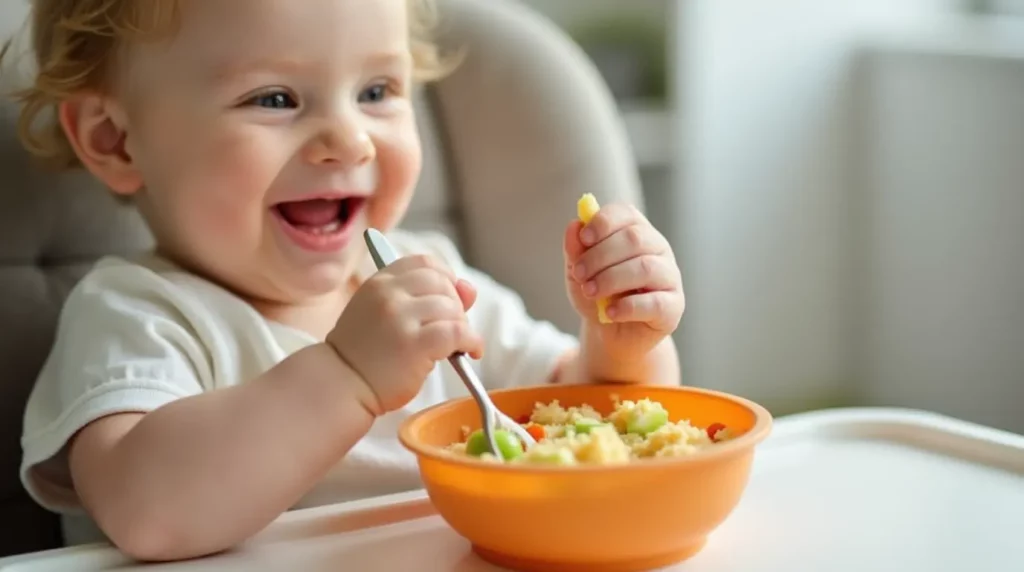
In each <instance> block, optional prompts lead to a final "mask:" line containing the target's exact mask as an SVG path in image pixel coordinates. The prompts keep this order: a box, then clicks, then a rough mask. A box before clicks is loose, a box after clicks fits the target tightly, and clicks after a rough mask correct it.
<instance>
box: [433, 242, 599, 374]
mask: <svg viewBox="0 0 1024 572" xmlns="http://www.w3.org/2000/svg"><path fill="white" fill-rule="evenodd" d="M418 236H420V237H421V240H422V242H423V244H424V245H426V246H427V247H428V248H429V250H430V251H431V252H433V253H435V254H437V255H438V256H439V257H440V258H441V259H442V260H444V261H445V262H446V263H447V264H449V265H450V266H451V267H452V269H453V270H455V273H456V274H457V275H458V276H459V277H460V278H464V279H465V280H467V281H469V282H470V283H471V284H472V285H473V286H474V287H475V288H476V290H477V299H476V302H475V303H474V304H473V307H472V308H471V309H470V310H469V319H470V323H471V325H472V326H473V328H474V329H475V330H476V331H477V332H478V333H479V334H480V335H481V336H482V337H483V338H484V343H485V347H484V356H483V359H481V360H480V374H481V377H482V378H483V379H482V381H483V382H484V384H485V385H486V386H487V388H488V389H504V388H509V387H521V386H526V385H538V384H542V383H545V382H547V381H548V380H550V379H551V377H552V375H553V374H554V373H555V370H556V368H557V367H558V365H559V363H560V361H561V360H562V359H563V358H564V357H565V356H566V354H567V353H568V352H569V351H571V350H574V349H576V348H577V347H578V346H579V343H578V341H577V339H576V338H575V337H574V336H571V335H569V334H567V333H564V332H562V331H561V330H559V329H558V328H556V327H555V325H554V324H552V323H551V322H548V321H545V320H540V319H536V318H533V317H531V316H530V314H529V313H528V312H527V310H526V305H525V304H524V303H523V300H522V298H521V297H520V296H519V295H518V294H517V293H516V292H515V291H513V290H512V289H510V288H508V287H506V286H504V285H502V284H500V283H498V282H497V281H496V280H494V279H493V278H492V277H490V276H488V275H487V274H485V273H484V272H481V271H479V270H477V269H475V268H472V267H470V266H468V265H467V264H466V263H465V262H464V261H463V259H462V258H461V256H460V255H459V253H458V250H457V249H456V248H455V245H454V244H453V243H452V242H451V241H450V240H449V239H448V238H446V237H444V236H443V235H440V234H437V233H422V234H420V235H418ZM566 303H568V302H566Z"/></svg>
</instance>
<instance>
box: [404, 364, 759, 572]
mask: <svg viewBox="0 0 1024 572" xmlns="http://www.w3.org/2000/svg"><path fill="white" fill-rule="evenodd" d="M490 395H491V399H492V400H493V401H494V404H495V405H496V406H497V407H498V408H499V409H501V410H502V411H503V412H504V413H505V414H506V415H509V416H510V417H512V418H513V419H515V418H518V417H519V416H521V415H526V414H529V413H530V412H531V411H533V406H534V404H536V403H538V402H542V403H549V402H551V401H552V400H554V399H557V400H558V401H559V403H560V404H561V405H562V406H563V407H569V406H573V405H576V406H578V405H583V404H589V405H591V406H593V407H594V408H595V409H597V410H598V411H599V412H601V413H602V414H608V413H609V412H610V411H611V409H612V407H613V405H614V404H613V402H612V396H613V395H617V396H618V397H619V398H620V399H624V400H634V401H635V400H639V399H643V398H649V399H651V400H652V401H657V402H660V403H661V404H662V405H664V406H665V409H667V410H668V411H669V414H670V418H671V420H673V421H678V420H680V419H687V420H689V421H690V422H691V423H692V424H694V425H696V426H699V427H707V426H708V425H710V424H712V423H716V422H717V423H724V424H725V425H726V426H727V427H729V429H730V431H731V432H732V433H733V435H734V436H735V437H734V439H732V440H729V441H724V442H721V443H718V444H716V445H714V446H713V447H710V448H708V449H705V450H702V451H700V452H698V453H696V454H694V455H692V456H688V457H675V458H650V459H642V460H637V461H634V462H631V463H629V464H624V465H610V466H609V465H605V466H599V465H589V466H588V465H577V466H571V467H565V466H562V467H559V466H537V465H521V464H519V465H503V464H498V463H487V462H485V461H481V460H479V459H476V458H472V457H462V456H456V455H453V454H451V453H449V452H447V451H444V450H443V448H444V447H446V446H448V445H450V444H452V443H455V442H457V441H460V440H461V439H462V436H463V435H462V427H469V428H471V429H477V428H479V427H480V413H479V411H478V409H477V407H476V403H475V402H474V401H473V400H472V399H471V398H469V397H466V398H463V399H457V400H453V401H448V402H445V403H442V404H439V405H435V406H433V407H430V408H428V409H425V410H423V411H420V412H418V413H416V414H415V415H413V416H411V417H410V418H409V419H407V420H406V421H405V422H404V423H403V424H402V426H401V427H400V429H399V439H400V441H401V442H402V444H403V445H404V446H405V447H406V448H407V449H409V450H410V451H412V452H413V453H414V454H415V455H416V457H417V460H418V462H419V469H420V475H421V477H422V480H423V483H424V487H425V488H426V491H427V494H428V495H429V497H430V500H431V502H432V503H433V505H434V507H435V508H436V509H437V512H438V514H440V515H441V517H442V518H443V519H444V520H445V521H446V522H447V523H448V524H449V525H450V526H451V527H452V528H453V529H454V530H455V531H456V532H457V533H458V534H460V535H462V536H463V537H465V538H466V539H468V540H469V541H470V543H472V545H473V550H474V551H475V552H476V553H477V554H479V555H480V556H481V557H482V558H483V559H485V560H487V561H490V562H492V563H494V564H498V565H500V566H504V567H508V568H512V569H516V570H525V571H548V570H551V571H555V570H557V571H560V572H572V571H575V570H586V571H588V572H612V571H614V572H618V571H629V570H648V569H651V568H656V567H660V566H667V565H670V564H673V563H676V562H680V561H682V560H685V559H687V558H689V557H691V556H693V555H694V554H696V553H697V552H698V551H699V550H700V549H701V548H703V546H704V543H705V541H706V539H707V536H708V534H709V533H710V532H711V531H713V530H714V529H715V528H717V527H718V526H719V525H720V524H721V523H722V522H723V521H724V520H725V519H726V517H728V516H729V514H730V513H731V512H732V510H733V509H734V508H735V507H736V504H737V503H738V502H739V500H740V497H741V495H742V494H743V491H744V489H745V488H746V485H747V480H748V478H749V476H750V469H751V464H752V461H753V457H754V448H755V446H756V445H757V444H759V443H760V442H761V441H763V440H764V439H765V437H767V436H768V433H769V432H770V431H771V425H772V417H771V414H769V413H768V411H767V410H766V409H765V408H764V407H761V406H760V405H757V404H756V403H753V402H751V401H748V400H746V399H743V398H740V397H735V396H732V395H728V394H725V393H721V392H717V391H711V390H706V389H697V388H689V387H656V386H649V385H622V384H600V385H576V386H572V385H566V386H559V385H550V386H541V387H528V388H516V389H507V390H501V391H495V392H492V393H491V394H490Z"/></svg>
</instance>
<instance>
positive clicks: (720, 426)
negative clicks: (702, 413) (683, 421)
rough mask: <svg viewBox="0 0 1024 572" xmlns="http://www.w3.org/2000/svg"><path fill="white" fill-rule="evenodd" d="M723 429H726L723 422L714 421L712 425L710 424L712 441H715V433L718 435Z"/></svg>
mask: <svg viewBox="0 0 1024 572" xmlns="http://www.w3.org/2000/svg"><path fill="white" fill-rule="evenodd" d="M722 429H725V425H723V424H721V423H712V424H711V425H709V426H708V437H709V438H710V439H711V440H712V441H714V440H715V435H717V434H718V432H719V431H721V430H722Z"/></svg>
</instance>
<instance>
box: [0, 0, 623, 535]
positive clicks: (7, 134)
mask: <svg viewBox="0 0 1024 572" xmlns="http://www.w3.org/2000/svg"><path fill="white" fill-rule="evenodd" d="M26 6H27V2H23V1H14V2H10V1H8V2H2V3H0V38H4V37H7V36H8V35H9V34H10V33H11V32H12V31H13V30H12V27H13V26H14V25H16V24H19V25H20V23H21V22H23V20H24V17H25V12H26ZM442 9H443V14H444V16H445V42H446V43H450V44H453V45H461V46H465V47H466V48H467V49H468V58H467V60H466V61H465V64H464V65H463V66H462V67H461V68H460V69H459V70H458V71H457V72H456V73H455V74H454V75H453V76H451V77H449V78H447V79H446V80H444V81H443V82H441V83H440V84H439V85H437V86H434V87H432V88H431V89H429V90H426V92H424V93H422V94H420V97H419V99H418V101H417V106H418V108H419V109H420V110H421V113H420V119H419V121H420V128H421V130H422V135H423V139H424V154H425V156H424V161H425V165H424V173H423V177H422V180H421V182H420V185H419V188H418V190H417V195H416V197H415V199H414V200H413V204H412V206H411V210H410V213H409V216H408V218H407V220H406V221H405V223H404V224H403V226H405V227H407V228H431V229H441V230H443V231H445V232H446V233H448V234H449V235H450V236H451V237H452V238H453V239H455V240H456V241H457V242H458V243H460V244H461V245H462V246H463V247H464V252H465V254H466V256H467V259H468V260H469V261H470V263H472V264H474V265H475V266H477V267H479V268H481V269H482V270H484V271H486V272H488V273H490V274H492V275H494V276H495V277H496V278H497V279H498V280H500V281H502V282H504V283H506V284H508V285H509V286H511V287H513V288H515V289H516V290H518V291H519V292H521V293H522V294H523V297H524V299H525V301H526V304H527V307H528V308H529V309H530V310H531V311H532V312H533V313H534V314H536V315H538V316H541V317H545V318H548V319H551V320H553V321H554V322H555V323H556V324H558V325H559V326H561V327H563V328H565V329H568V330H570V331H574V330H575V328H576V323H577V321H576V318H575V316H574V314H573V312H572V310H571V309H570V308H569V305H568V303H567V302H566V298H565V293H564V289H563V285H562V258H561V256H562V255H561V238H562V231H563V229H564V226H565V224H566V223H568V221H569V220H570V219H571V218H572V217H573V216H574V212H575V202H576V199H577V198H578V197H579V195H580V194H582V193H583V192H593V193H595V194H596V195H597V197H598V198H599V199H600V200H601V201H609V200H626V201H631V202H634V203H639V201H640V194H639V183H638V180H637V171H636V167H635V164H634V162H633V158H632V156H631V154H630V152H629V150H628V148H627V139H626V135H625V132H624V130H623V127H622V125H621V123H620V121H619V119H618V117H617V115H616V113H615V108H614V105H613V102H612V100H611V99H610V95H609V93H608V91H607V90H606V88H605V87H604V85H603V84H602V83H601V81H600V79H599V76H598V74H597V72H596V71H595V69H594V68H593V67H592V66H591V65H590V63H589V61H588V60H586V58H585V57H584V56H583V55H582V52H581V51H580V50H579V49H577V48H576V47H575V45H573V44H572V43H571V42H569V41H568V40H567V39H566V37H565V36H563V35H562V33H561V32H560V31H559V30H558V29H557V28H555V27H553V26H552V25H550V24H548V23H547V22H546V21H545V20H542V19H540V18H539V17H538V16H536V15H534V14H533V13H531V12H529V11H527V9H525V8H524V7H522V6H521V5H520V4H518V3H517V2H515V1H514V0H442ZM14 77H15V75H14V74H12V73H11V70H10V69H6V70H4V71H2V72H0V88H5V89H6V88H9V87H10V82H11V80H12V78H14ZM15 118H16V109H14V106H13V104H12V103H11V102H10V101H9V100H6V99H3V100H0V292H2V295H0V324H2V325H3V328H2V329H0V371H2V372H3V377H2V378H0V527H2V528H3V529H4V531H5V532H4V534H2V535H0V555H3V554H9V553H15V552H23V551H29V550H36V549H40V548H45V547H50V546H56V545H57V544H58V543H59V542H60V536H59V528H58V524H57V522H58V521H57V519H55V518H54V517H52V516H51V515H48V514H47V513H45V512H43V511H41V510H40V509H38V508H36V507H35V506H34V505H33V504H32V503H31V501H30V500H29V499H28V497H27V496H26V495H25V493H24V492H23V490H22V488H21V484H20V482H19V480H18V471H17V468H18V463H19V461H20V456H21V450H20V446H19V437H20V432H21V417H22V410H23V407H24V403H25V400H26V397H27V394H28V391H29V390H30V388H31V384H32V381H33V379H34V377H35V375H36V373H37V372H38V370H39V368H40V366H41V364H42V362H43V360H44V359H45V357H46V353H47V351H48V349H49V346H50V343H51V341H52V338H53V332H54V326H55V323H56V319H57V315H58V312H59V309H60V305H61V301H62V300H63V298H64V296H65V295H66V293H67V292H68V290H69V289H70V288H71V286H72V285H73V284H74V283H75V281H76V280H77V279H78V278H80V277H81V275H82V273H83V272H85V270H86V269H87V268H88V267H89V265H90V263H91V262H92V261H93V260H95V259H96V257H98V256H101V255H103V254H108V253H127V252H132V251H137V250H140V249H145V248H148V247H149V246H150V245H151V240H150V236H149V233H148V232H147V231H146V229H145V226H144V225H143V223H142V221H141V220H140V219H139V217H138V215H137V214H136V213H135V212H134V210H133V209H131V208H130V207H125V206H119V205H118V204H117V203H115V201H114V200H112V198H111V197H110V196H109V194H108V193H106V192H105V191H104V190H103V189H102V188H100V186H99V185H97V184H96V183H95V182H93V181H92V180H90V179H89V177H87V176H85V175H84V174H82V173H71V174H62V175H56V174H53V173H47V172H44V171H41V170H40V169H38V168H36V167H35V166H33V164H32V163H31V161H30V160H29V157H28V156H27V154H26V153H25V152H24V151H22V149H21V147H20V145H19V144H18V142H17V140H16V137H15V128H14V123H15Z"/></svg>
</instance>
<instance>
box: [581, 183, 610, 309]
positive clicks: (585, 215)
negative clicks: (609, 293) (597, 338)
mask: <svg viewBox="0 0 1024 572" xmlns="http://www.w3.org/2000/svg"><path fill="white" fill-rule="evenodd" d="M599 210H601V205H599V204H598V203H597V197H595V196H594V195H593V194H591V193H586V194H584V195H583V196H582V197H580V200H579V201H577V202H576V215H577V216H578V217H579V219H580V222H582V223H583V225H584V226H586V225H588V224H590V219H592V218H594V216H595V215H596V214H597V211H599ZM608 302H609V300H608V299H607V298H599V299H598V300H597V321H598V322H600V323H602V324H610V323H612V321H611V319H609V318H608Z"/></svg>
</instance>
